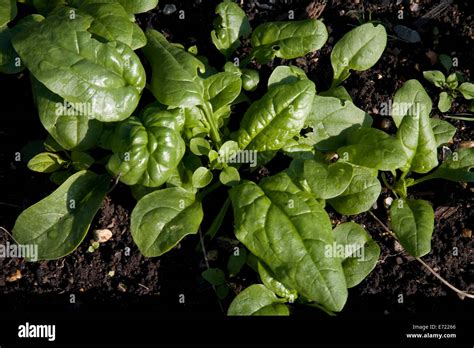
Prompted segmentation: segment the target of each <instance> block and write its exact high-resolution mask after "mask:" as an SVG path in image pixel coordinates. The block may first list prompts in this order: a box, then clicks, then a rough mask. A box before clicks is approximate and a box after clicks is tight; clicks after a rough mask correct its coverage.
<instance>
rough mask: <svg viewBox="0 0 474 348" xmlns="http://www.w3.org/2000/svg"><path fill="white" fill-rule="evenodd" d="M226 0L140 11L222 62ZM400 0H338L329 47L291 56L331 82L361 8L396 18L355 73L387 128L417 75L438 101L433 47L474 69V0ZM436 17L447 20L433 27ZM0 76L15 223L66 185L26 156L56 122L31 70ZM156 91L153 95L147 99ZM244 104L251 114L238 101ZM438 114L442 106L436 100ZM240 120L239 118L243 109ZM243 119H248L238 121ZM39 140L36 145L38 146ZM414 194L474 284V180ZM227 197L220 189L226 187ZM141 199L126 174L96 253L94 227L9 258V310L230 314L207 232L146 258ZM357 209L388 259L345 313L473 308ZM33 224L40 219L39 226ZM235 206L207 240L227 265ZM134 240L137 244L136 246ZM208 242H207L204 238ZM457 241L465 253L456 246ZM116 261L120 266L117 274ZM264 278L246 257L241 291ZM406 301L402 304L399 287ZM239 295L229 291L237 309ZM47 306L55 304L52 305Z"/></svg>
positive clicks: (0, 159) (443, 247)
mask: <svg viewBox="0 0 474 348" xmlns="http://www.w3.org/2000/svg"><path fill="white" fill-rule="evenodd" d="M217 3H218V1H215V0H213V1H207V2H202V1H199V0H195V1H184V0H180V1H178V0H171V1H170V0H168V1H160V9H158V10H155V11H153V12H151V13H147V14H143V15H140V16H138V23H139V24H140V25H141V26H142V27H143V28H147V27H153V28H156V29H158V30H161V31H163V32H164V33H166V34H167V35H168V36H169V39H170V40H172V41H175V42H180V43H183V44H184V45H185V46H186V47H189V46H191V45H194V44H197V46H198V48H199V52H200V53H202V54H204V55H206V56H207V57H209V59H210V62H211V64H214V65H215V66H217V67H219V66H222V64H223V63H224V60H223V58H222V57H221V56H220V54H219V52H217V51H216V49H215V48H214V47H213V46H212V42H211V40H210V31H211V30H212V20H213V19H214V16H215V15H214V7H215V5H216V4H217ZM321 3H322V1H309V0H307V1H281V2H278V1H277V5H274V4H273V5H271V4H270V3H269V2H268V1H267V2H265V1H260V2H257V1H253V0H250V1H244V6H243V7H244V9H245V11H246V12H247V14H248V16H249V18H250V19H251V24H252V26H253V27H254V28H255V26H256V25H257V24H258V23H261V22H265V21H269V20H284V19H286V17H287V15H288V11H289V10H294V11H295V18H296V19H303V18H307V17H308V16H312V17H314V16H315V15H317V13H318V11H319V10H320V9H321V8H322V5H321ZM394 3H395V2H390V1H384V0H381V1H376V2H375V1H374V2H370V3H369V2H367V1H360V2H359V4H355V2H350V3H349V2H347V3H346V2H344V1H329V2H328V5H327V6H326V7H325V8H324V11H323V12H322V16H321V18H323V19H324V22H325V24H326V25H327V27H328V31H329V34H330V39H329V41H328V43H327V44H326V45H325V46H324V48H323V49H322V50H321V51H319V52H316V53H314V54H310V55H308V56H306V57H304V58H299V59H296V60H294V61H292V62H291V63H292V64H295V65H297V66H299V67H301V68H302V69H304V70H305V71H306V72H307V74H308V76H309V77H310V78H311V79H313V80H314V81H315V82H316V85H317V88H318V90H324V87H325V86H326V87H327V86H328V84H329V80H330V74H331V68H330V61H329V55H330V52H331V49H332V46H333V44H334V43H335V42H336V41H337V39H338V38H340V37H341V36H342V35H343V34H344V33H345V32H347V31H348V30H350V29H351V28H352V27H353V26H354V25H357V20H356V18H354V15H355V14H359V15H361V14H362V13H363V14H364V15H365V16H368V14H369V13H371V16H372V19H373V20H379V21H381V22H382V23H384V24H385V25H386V27H387V31H388V33H389V35H391V36H390V37H389V42H388V45H387V49H386V50H385V52H384V55H383V56H382V58H381V60H380V61H379V62H378V63H377V64H376V66H374V67H373V68H372V69H370V70H368V71H366V72H362V73H353V74H352V75H351V77H350V78H349V79H348V80H347V81H346V82H345V86H347V88H348V91H349V93H350V94H351V95H352V96H353V98H354V102H355V104H356V105H357V106H358V107H360V108H362V109H364V110H366V111H367V112H369V113H370V114H371V115H372V116H373V117H374V120H375V122H374V125H375V126H376V127H379V128H381V127H385V128H384V129H385V130H387V129H388V130H389V131H393V126H390V125H389V126H387V122H388V123H390V119H389V118H388V117H383V116H381V115H380V114H379V110H380V105H381V103H382V102H388V100H389V99H390V98H391V97H392V96H393V94H394V92H395V91H396V90H397V89H398V88H399V87H400V86H401V85H402V84H403V82H404V81H406V80H407V79H411V78H417V79H418V80H420V81H422V83H423V84H424V86H425V87H426V88H427V90H428V92H429V94H430V96H431V97H432V98H433V100H434V105H436V101H437V99H436V98H437V97H436V90H435V89H434V88H431V87H430V86H429V85H428V83H426V82H425V81H424V80H423V77H422V71H423V70H430V69H441V68H440V66H439V64H437V63H436V64H434V65H433V64H432V63H431V61H430V59H429V58H428V56H429V54H428V55H427V53H429V52H436V53H437V54H441V53H444V54H450V55H452V56H455V57H457V58H458V60H459V62H460V66H459V70H460V71H462V72H463V73H465V74H466V75H467V77H468V78H470V79H471V80H472V79H474V76H473V75H474V74H473V71H474V70H473V65H472V64H473V61H474V59H473V57H472V50H469V49H468V48H469V47H473V44H474V33H473V31H472V28H473V27H474V19H473V18H474V16H473V14H472V13H470V12H469V10H470V7H469V1H458V2H457V3H456V4H455V5H451V6H449V7H448V8H447V9H446V10H445V11H443V12H442V13H441V14H440V15H439V16H438V17H436V18H433V19H430V20H427V21H420V18H421V17H422V15H423V14H425V13H427V12H428V11H429V10H430V9H432V8H433V7H434V6H436V5H437V4H438V2H437V1H434V0H427V1H421V2H420V4H419V6H418V8H416V9H415V8H411V7H410V5H409V4H408V3H407V1H401V4H399V5H395V4H394ZM166 4H175V5H176V7H177V9H178V11H179V10H184V11H185V12H184V13H185V19H184V20H180V19H179V18H178V16H179V12H178V11H177V12H175V13H172V14H171V15H164V14H163V12H162V10H161V9H163V7H164V6H165V5H166ZM402 8H403V13H404V19H402V20H400V19H398V18H397V15H398V12H397V11H398V10H399V9H402ZM396 24H403V25H406V26H408V27H411V28H412V29H416V30H418V32H419V33H420V35H421V38H422V42H421V43H413V44H410V43H406V42H402V41H401V40H398V39H396V38H395V36H394V35H395V34H394V32H393V26H394V25H396ZM435 27H436V28H437V29H438V30H437V31H436V30H435V29H434V28H435ZM248 49H249V47H248V43H244V44H243V46H242V47H241V48H240V49H239V54H244V53H246V52H248ZM280 63H282V64H289V63H290V62H288V61H281V60H275V62H274V63H273V64H269V65H265V66H260V65H253V67H254V68H258V69H259V71H260V74H261V81H262V82H261V84H260V87H259V89H258V90H257V91H256V92H254V96H255V98H258V97H259V96H260V95H262V94H263V93H264V91H265V88H264V85H265V81H266V79H267V78H268V76H269V74H270V72H271V70H272V69H273V68H274V67H275V66H277V65H278V64H280ZM0 82H1V83H2V85H3V86H8V88H7V89H6V90H5V91H4V96H5V98H4V100H5V101H8V103H5V104H4V105H3V108H4V109H3V111H2V116H1V118H2V125H3V126H2V128H1V129H0V139H1V145H2V146H1V152H0V197H1V199H0V226H2V227H5V228H6V229H8V230H11V229H12V227H13V225H14V222H15V219H16V217H17V216H18V214H19V213H20V212H21V210H22V209H24V208H26V207H28V206H30V205H31V204H33V203H35V202H37V201H38V200H40V199H41V198H42V197H44V196H45V195H47V194H49V192H51V191H52V190H54V188H55V186H54V185H53V184H52V183H51V182H49V180H48V178H47V177H46V176H45V175H41V174H36V173H32V172H30V171H29V170H28V169H27V168H26V165H25V163H26V162H27V157H28V154H27V153H28V151H29V150H28V148H26V149H23V147H24V146H25V145H26V144H27V143H29V142H31V141H33V140H41V139H45V138H46V132H45V130H44V129H43V127H42V126H41V124H40V122H39V119H38V117H37V111H36V110H35V107H34V105H33V98H32V95H31V89H30V86H29V76H28V74H27V73H22V74H20V75H18V76H1V77H0ZM150 100H151V96H150V95H147V94H145V96H144V98H143V101H142V104H145V103H146V102H148V101H150ZM237 111H238V112H237V114H240V113H239V111H240V110H237ZM464 111H465V105H464V104H463V103H457V102H456V103H455V104H454V105H453V112H464ZM434 115H436V116H438V117H441V118H442V116H441V115H440V114H439V113H437V112H436V110H434ZM237 121H238V120H237ZM237 123H238V122H237ZM451 123H452V124H453V125H455V126H456V127H457V131H458V132H457V134H456V136H455V138H454V140H453V143H452V144H449V147H450V148H451V149H453V148H456V147H457V146H458V145H459V144H460V143H461V142H463V141H466V140H471V139H472V138H473V127H472V123H471V124H470V123H468V122H463V121H453V120H451ZM31 147H32V146H30V148H31ZM16 152H21V155H22V157H23V158H22V159H23V161H22V162H15V160H14V156H15V153H16ZM287 164H288V162H287V160H286V159H284V158H283V157H278V158H277V159H276V160H274V161H273V162H272V163H271V164H270V165H269V166H268V167H267V168H265V169H262V170H260V171H259V173H258V174H257V176H259V177H260V176H265V175H272V174H274V173H276V172H278V171H279V170H280V169H282V168H284V167H285V166H286V165H287ZM412 194H413V196H415V197H418V198H424V199H428V200H430V201H431V202H432V203H433V204H434V209H435V212H436V222H435V232H434V234H433V240H432V248H433V250H432V251H431V253H430V254H429V255H427V256H426V257H424V260H425V261H426V262H427V263H428V264H430V265H431V266H432V267H434V268H435V269H436V270H437V271H438V272H439V273H440V274H441V275H442V276H443V277H444V278H445V279H447V280H448V281H449V282H451V283H452V284H453V285H454V286H456V287H458V288H460V289H463V290H466V291H471V292H472V291H473V290H474V285H473V278H474V271H473V267H472V263H473V261H474V260H473V248H472V247H473V243H472V237H471V233H472V232H469V231H471V229H472V226H473V220H474V218H473V213H472V212H473V209H472V206H473V204H474V199H473V194H472V185H467V186H466V185H461V184H457V183H451V182H445V181H433V182H428V183H425V184H422V185H419V187H416V188H415V189H414V190H413V192H412ZM225 195H226V191H225V190H224V189H223V190H220V191H217V193H216V196H215V198H214V199H213V200H212V202H208V201H205V202H204V205H205V212H206V213H205V217H207V220H206V221H207V222H205V224H204V226H203V230H205V229H206V227H207V226H208V224H209V220H211V219H212V217H213V216H214V215H215V214H216V213H217V211H218V209H219V207H220V205H221V204H222V203H223V201H224V199H225ZM386 195H387V192H383V194H382V196H381V198H380V199H379V201H378V208H377V209H375V210H374V213H375V214H376V215H377V216H378V217H379V218H380V219H382V221H385V222H387V214H386V209H385V208H384V206H383V202H382V200H383V198H384V197H386ZM216 197H217V198H216ZM134 204H135V200H134V199H133V197H132V196H131V195H130V193H129V191H128V189H127V187H125V186H123V185H118V186H117V187H116V189H115V190H114V191H113V192H112V193H111V194H110V195H109V196H108V197H107V199H106V201H105V202H104V204H103V207H102V208H101V210H100V211H99V213H98V214H97V217H96V219H95V220H94V222H93V224H92V227H91V229H94V228H109V229H110V230H111V231H112V232H113V238H112V239H111V240H109V241H108V242H107V243H104V244H103V245H101V246H100V248H99V249H98V250H96V251H95V252H93V253H89V252H87V249H88V247H89V245H90V240H91V236H90V235H91V234H90V233H89V235H88V237H86V240H85V241H84V242H83V243H82V244H81V246H80V247H79V248H78V249H77V250H76V251H75V252H73V253H72V254H71V255H69V256H67V257H65V258H63V259H61V260H56V261H44V262H37V263H26V262H24V261H23V260H18V259H4V260H0V294H1V295H0V303H1V304H2V309H4V310H5V311H23V310H25V308H30V309H31V308H35V306H36V307H37V308H44V307H47V308H51V306H55V307H57V308H58V309H59V310H61V309H63V310H70V309H76V310H81V309H82V310H99V309H103V308H107V309H111V310H121V309H127V310H145V311H153V312H160V313H178V314H179V313H183V312H187V313H208V314H209V315H210V316H220V315H222V309H221V307H220V305H219V303H218V300H217V297H216V295H215V294H214V291H213V289H212V288H211V287H210V286H209V284H207V283H206V282H205V281H204V280H203V279H202V277H201V275H200V274H201V272H202V271H203V270H204V269H205V263H204V261H203V257H202V253H200V252H199V251H196V246H197V244H198V242H199V237H198V236H188V237H186V238H185V240H184V241H183V242H182V243H180V244H179V246H178V247H176V248H175V249H173V250H172V251H170V252H169V253H168V254H166V255H164V256H163V257H160V258H146V257H143V256H142V255H140V253H139V251H138V249H137V247H136V246H135V245H134V243H133V240H132V238H131V234H130V229H129V222H130V221H129V218H130V212H131V210H132V209H133V206H134ZM330 216H331V219H332V221H333V223H334V224H336V223H339V222H344V221H348V220H349V218H347V217H341V216H340V215H339V214H336V213H335V212H333V211H330ZM353 220H355V221H356V222H358V223H360V224H362V225H363V226H364V227H365V228H366V229H367V231H368V232H369V233H370V234H371V236H372V237H373V238H374V239H375V240H376V241H377V242H378V243H379V245H380V247H381V256H380V260H379V263H378V264H377V266H376V268H375V269H374V271H373V272H372V273H371V274H370V275H369V276H368V277H367V279H365V280H364V281H363V282H362V283H361V284H359V285H358V286H356V287H355V288H353V289H351V290H350V292H349V299H348V303H347V305H346V307H345V308H344V310H343V312H342V313H341V314H340V317H342V318H360V317H361V316H365V317H367V318H373V317H374V316H377V315H378V316H386V317H387V316H390V317H405V316H406V315H407V314H410V313H411V314H413V313H418V314H420V313H426V314H428V315H433V314H435V313H436V314H440V315H445V314H449V313H451V314H453V313H456V312H457V313H458V315H463V313H464V314H465V315H468V313H470V312H471V311H472V310H470V309H469V307H470V308H473V307H472V301H471V302H469V301H468V300H464V301H461V300H460V299H459V298H458V297H457V296H456V295H455V294H454V293H453V292H451V290H449V289H447V288H446V287H445V286H444V285H442V284H441V283H440V282H439V281H438V280H437V279H436V278H434V277H433V276H432V275H430V274H429V273H427V272H426V271H425V270H424V269H423V268H422V267H421V265H420V264H419V263H418V262H416V261H414V260H413V259H412V258H410V257H408V256H407V255H405V254H403V253H400V252H397V251H396V248H395V245H394V241H393V240H392V239H391V237H389V236H387V235H386V234H385V233H384V231H383V228H382V227H381V226H380V225H378V224H377V223H376V222H375V221H374V219H373V218H372V217H371V216H370V215H369V214H361V215H359V216H357V217H354V218H353ZM32 228H34V226H32ZM232 238H234V237H233V233H232V213H231V212H230V211H229V213H228V214H227V217H226V220H225V223H224V225H223V228H222V229H221V231H220V232H219V237H217V238H216V239H214V240H213V241H212V242H210V243H207V244H206V247H207V251H208V253H209V252H211V254H213V255H217V257H216V259H215V260H211V267H220V268H223V269H225V267H226V262H227V259H228V257H229V255H230V253H231V251H232V246H233V244H232V240H231V239H232ZM7 241H9V242H11V239H10V238H9V236H8V235H6V234H5V233H2V234H0V243H6V242H7ZM127 248H130V253H129V254H128V252H127ZM198 250H199V249H198ZM454 250H457V254H456V253H455V252H454V253H453V251H454ZM18 270H19V271H20V272H21V274H22V278H21V279H19V280H17V281H14V282H8V281H7V278H8V277H9V276H11V275H12V274H15V273H16V272H17V271H18ZM109 272H113V276H111V274H112V273H109ZM256 282H258V279H257V277H256V275H255V274H254V272H253V271H252V270H250V269H249V268H248V267H245V268H244V269H243V270H242V272H241V273H240V274H239V275H238V276H236V277H233V278H231V279H229V283H230V288H231V293H232V292H238V291H240V290H242V289H243V288H245V287H246V286H248V285H250V284H252V283H256ZM70 294H74V295H75V296H76V304H70V301H69V300H70ZM180 294H184V295H185V304H184V305H183V304H181V303H179V295H180ZM400 294H402V295H403V296H404V303H403V304H400V303H398V300H399V295H400ZM232 298H233V295H229V296H228V298H227V299H226V300H224V301H222V306H223V308H227V306H228V304H229V302H230V301H231V299H232ZM43 306H44V307H43ZM292 311H293V312H294V313H295V314H298V315H300V316H308V317H314V318H324V317H326V314H324V313H322V312H320V311H318V310H316V309H312V308H301V307H297V306H293V307H292Z"/></svg>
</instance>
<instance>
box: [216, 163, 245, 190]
mask: <svg viewBox="0 0 474 348" xmlns="http://www.w3.org/2000/svg"><path fill="white" fill-rule="evenodd" d="M219 180H220V182H221V183H223V184H224V185H227V186H234V185H235V184H237V183H238V182H239V181H240V174H239V171H238V170H237V168H234V167H231V166H228V167H225V168H224V169H223V170H222V172H221V173H220V174H219Z"/></svg>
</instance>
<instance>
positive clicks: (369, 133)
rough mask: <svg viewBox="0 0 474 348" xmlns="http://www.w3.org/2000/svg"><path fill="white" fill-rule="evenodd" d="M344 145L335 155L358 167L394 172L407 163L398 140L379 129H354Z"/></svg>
mask: <svg viewBox="0 0 474 348" xmlns="http://www.w3.org/2000/svg"><path fill="white" fill-rule="evenodd" d="M346 144H347V145H346V146H343V147H340V148H339V149H338V150H337V153H338V154H339V156H340V157H342V158H343V159H344V160H345V161H347V162H350V163H353V164H356V165H358V166H362V167H368V168H374V169H377V170H386V171H394V170H396V169H398V168H401V167H402V166H404V165H406V162H407V158H406V156H405V152H404V150H403V148H402V145H401V143H400V140H399V139H397V138H395V137H392V136H391V135H389V134H387V133H385V132H384V131H381V130H379V129H375V128H365V127H364V128H359V129H356V130H355V131H353V132H350V133H349V135H348V136H347V139H346Z"/></svg>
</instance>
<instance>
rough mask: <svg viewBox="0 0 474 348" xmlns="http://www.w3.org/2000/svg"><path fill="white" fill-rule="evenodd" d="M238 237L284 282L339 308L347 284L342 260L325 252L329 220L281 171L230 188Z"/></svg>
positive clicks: (301, 293) (345, 293)
mask: <svg viewBox="0 0 474 348" xmlns="http://www.w3.org/2000/svg"><path fill="white" fill-rule="evenodd" d="M230 198H231V200H232V205H233V208H234V219H235V234H236V236H237V238H238V239H239V240H240V241H241V242H242V243H243V244H244V245H245V246H246V247H247V248H248V249H249V250H250V252H251V253H252V254H254V255H255V256H256V257H257V258H259V259H260V260H261V261H262V262H263V263H265V265H266V266H268V268H269V270H270V271H272V273H273V274H274V275H275V279H277V280H278V281H280V282H281V283H282V284H283V285H285V286H286V287H287V288H289V289H292V290H295V291H297V293H298V294H300V295H301V296H303V297H305V298H307V299H308V300H310V301H316V302H318V303H320V304H321V305H323V306H324V307H326V308H327V309H329V310H333V311H340V310H341V309H342V307H343V306H344V304H345V302H346V298H347V289H346V284H345V279H344V274H343V271H342V267H341V263H340V260H338V259H336V258H328V257H326V256H325V254H324V249H325V245H328V244H332V243H333V236H332V228H331V222H330V220H329V217H328V215H327V213H326V212H325V211H324V209H323V208H322V206H321V205H320V204H319V203H318V202H317V201H316V200H315V199H314V198H313V197H312V196H311V194H309V193H305V192H302V191H300V190H299V189H298V188H297V187H296V185H295V184H294V183H293V182H292V181H291V179H290V178H289V177H288V176H287V175H285V174H278V175H276V176H274V177H270V178H266V179H265V180H262V182H261V184H260V185H259V186H257V184H255V183H252V182H244V183H242V184H240V185H237V186H235V187H233V188H232V189H231V190H230Z"/></svg>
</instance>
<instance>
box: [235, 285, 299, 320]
mask: <svg viewBox="0 0 474 348" xmlns="http://www.w3.org/2000/svg"><path fill="white" fill-rule="evenodd" d="M283 302H284V301H283V300H281V299H279V298H277V297H276V296H275V294H274V293H273V292H272V291H271V290H268V289H267V288H266V287H265V286H264V285H261V284H254V285H250V286H249V287H248V288H247V289H245V290H243V291H242V292H241V293H240V294H238V295H237V297H236V298H234V300H233V301H232V303H231V304H230V306H229V309H228V311H227V315H231V316H250V315H270V316H275V315H285V316H286V315H290V312H289V310H288V307H287V306H286V305H285V304H284V303H283Z"/></svg>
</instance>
